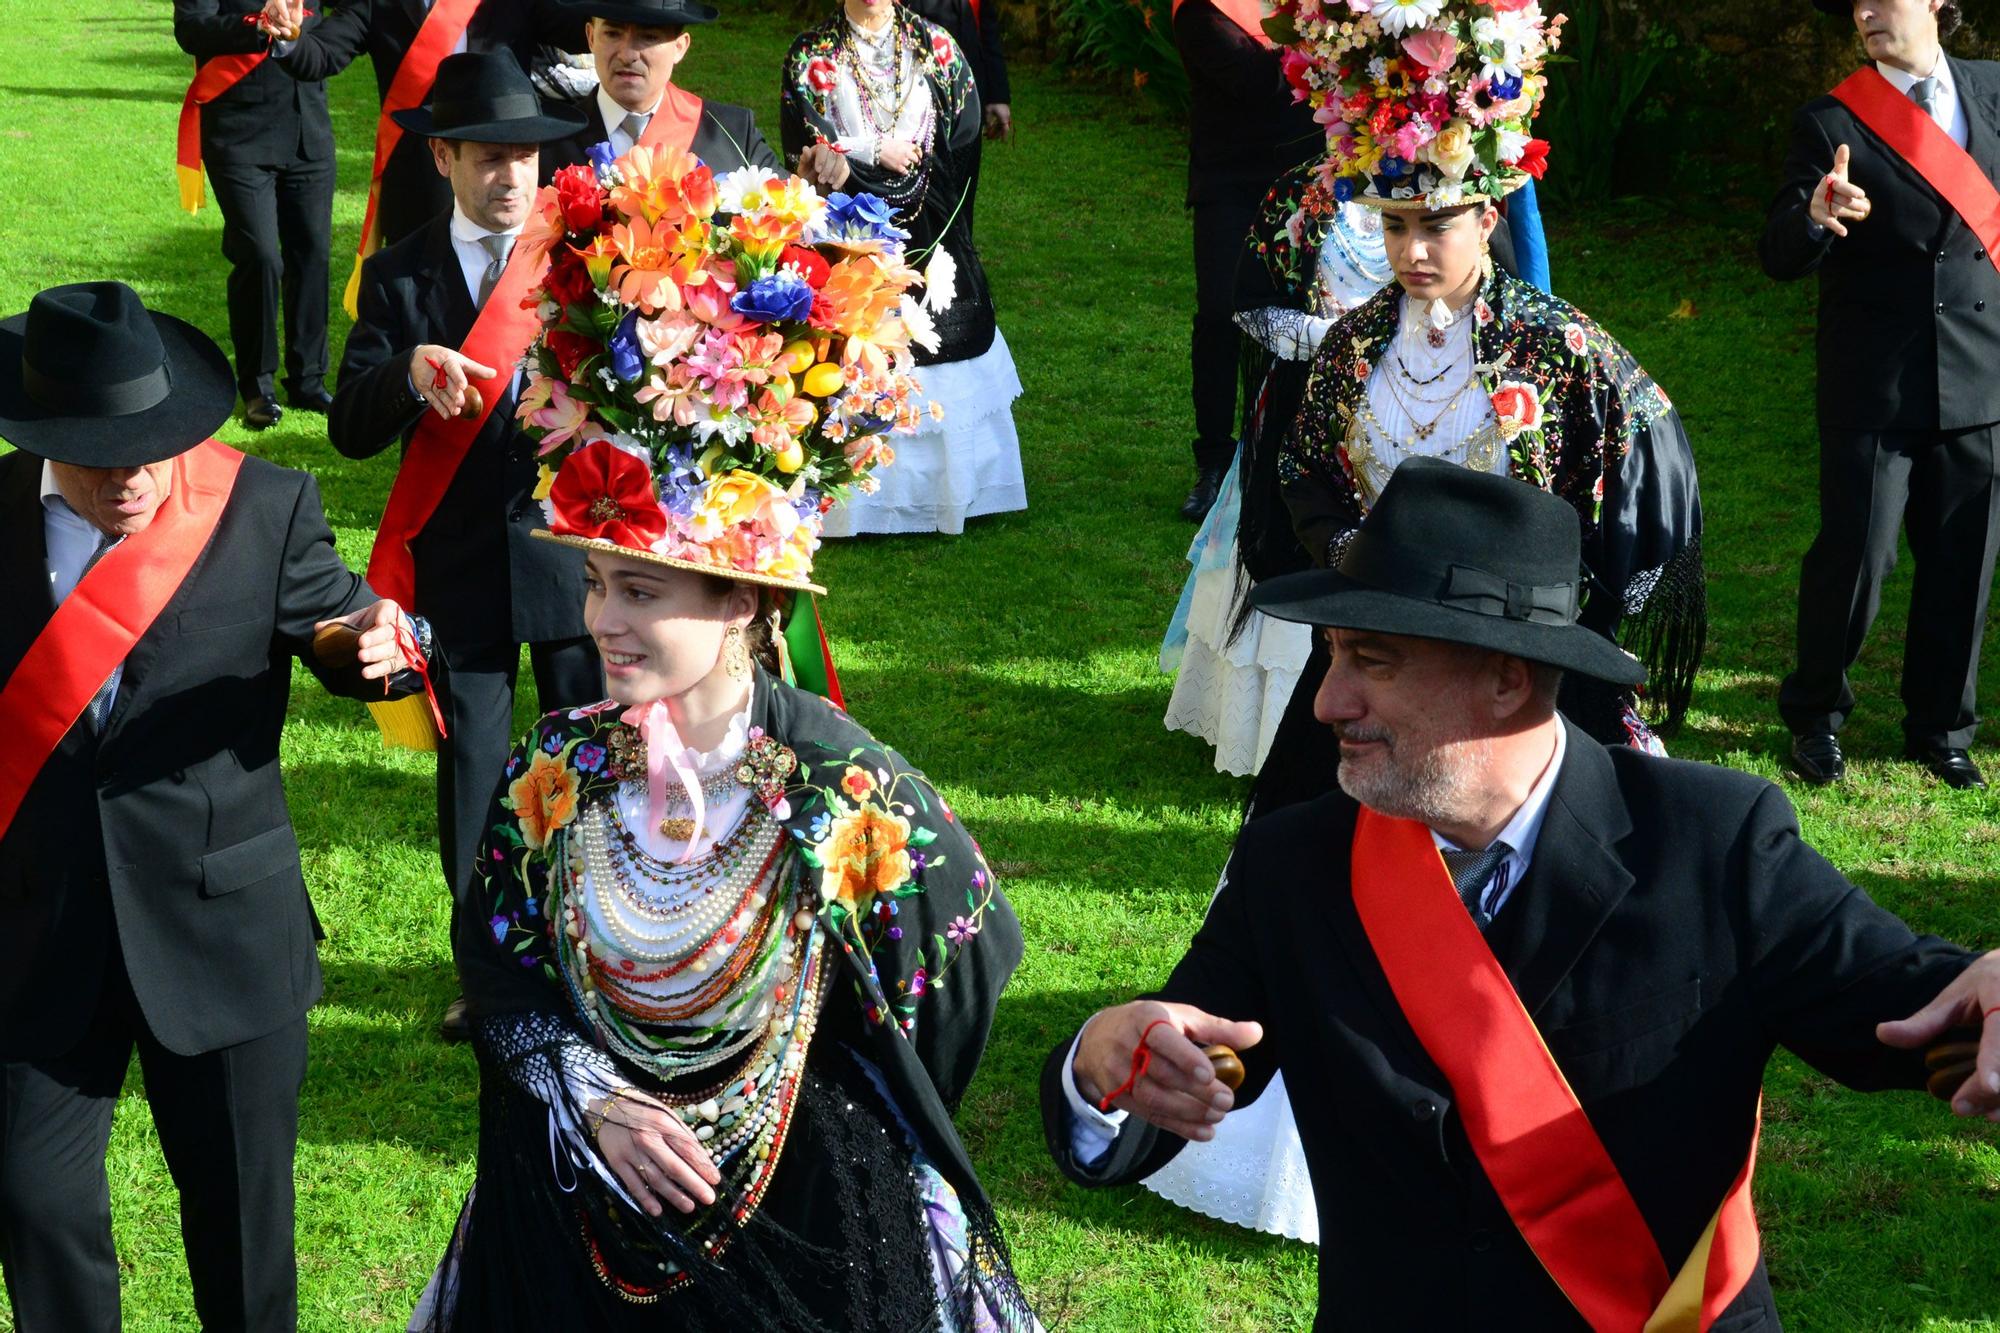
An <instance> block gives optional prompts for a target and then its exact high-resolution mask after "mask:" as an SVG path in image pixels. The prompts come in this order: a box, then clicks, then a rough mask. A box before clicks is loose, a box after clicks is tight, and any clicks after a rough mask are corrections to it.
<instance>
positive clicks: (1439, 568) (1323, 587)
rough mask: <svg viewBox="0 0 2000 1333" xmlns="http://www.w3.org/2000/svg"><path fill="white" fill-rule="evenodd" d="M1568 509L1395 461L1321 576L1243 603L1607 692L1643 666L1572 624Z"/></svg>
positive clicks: (1463, 471) (1452, 469)
mask: <svg viewBox="0 0 2000 1333" xmlns="http://www.w3.org/2000/svg"><path fill="white" fill-rule="evenodd" d="M1582 571H1583V536H1582V530H1581V528H1580V526H1579V525H1578V523H1577V517H1576V511H1575V510H1573V509H1571V508H1570V507H1569V505H1567V504H1565V503H1564V502H1563V501H1561V500H1559V499H1557V498H1556V497H1555V496H1553V495H1550V494H1548V493H1547V492H1546V491H1543V490H1541V489H1539V488H1538V487H1534V486H1530V485H1528V484H1527V483H1526V482H1520V481H1513V480H1510V479H1508V478H1507V477H1503V476H1496V475H1494V474H1492V473H1488V472H1479V471H1475V470H1474V469H1472V468H1465V467H1459V466H1458V465H1457V464H1455V463H1447V462H1444V461H1442V460H1440V459H1435V458H1411V459H1406V460H1405V461H1404V462H1403V464H1402V465H1401V466H1400V467H1398V468H1397V469H1396V471H1395V472H1394V474H1393V475H1391V476H1390V478H1389V484H1388V485H1386V486H1384V487H1383V488H1382V494H1381V496H1380V497H1378V498H1377V499H1376V501H1375V507H1374V508H1373V509H1371V510H1369V511H1368V516H1367V517H1366V518H1364V519H1363V520H1362V521H1361V526H1360V528H1359V529H1358V530H1356V532H1355V534H1354V536H1353V537H1352V538H1351V539H1350V540H1349V541H1348V544H1347V547H1346V549H1345V550H1344V551H1342V553H1341V556H1340V560H1339V563H1338V564H1336V565H1335V566H1334V567H1332V568H1331V569H1314V570H1307V571H1306V572H1304V573H1301V574H1287V575H1284V576H1283V577H1281V578H1275V579H1270V580H1268V581H1267V582H1264V583H1262V584H1259V585H1258V586H1257V587H1256V588H1255V589H1254V590H1253V591H1252V592H1251V594H1250V604H1251V605H1252V606H1254V607H1256V608H1257V609H1258V610H1259V611H1262V612H1263V613H1264V614H1265V615H1267V616H1273V617H1276V618H1277V619H1279V620H1290V621H1297V622H1300V623H1303V624H1308V625H1327V626H1332V627H1335V628H1339V629H1357V630H1373V631H1374V632H1376V633H1378V634H1408V635H1413V636H1415V637H1417V638H1423V639H1442V640H1444V641H1445V642H1447V643H1463V644H1469V645H1471V646H1473V647H1475V648H1490V649H1493V650H1494V651H1496V652H1502V653H1509V654H1512V655H1513V656H1515V657H1522V658H1526V659H1527V660H1528V661H1531V662H1545V663H1547V664H1548V665H1550V666H1554V667H1560V668H1562V669H1563V670H1564V671H1574V672H1577V673H1579V674H1582V675H1586V676H1594V677H1596V678H1598V679H1599V680H1608V681H1611V682H1613V683H1614V684H1618V685H1638V684H1640V683H1641V682H1643V681H1644V680H1645V679H1646V668H1645V667H1644V666H1643V665H1641V664H1640V662H1639V660H1638V659H1637V658H1635V657H1633V656H1632V655H1631V654H1629V653H1627V652H1625V651H1624V650H1623V649H1622V648H1620V647H1618V645H1617V644H1615V643H1613V642H1611V641H1610V640H1609V639H1607V638H1605V637H1604V636H1603V635H1601V634H1598V633H1597V632H1595V631H1594V630H1588V629H1585V628H1584V627H1583V626H1581V625H1579V624H1577V623H1576V617H1577V612H1578V611H1579V610H1580V609H1581V608H1582V604H1583V572H1582Z"/></svg>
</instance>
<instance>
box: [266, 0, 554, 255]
mask: <svg viewBox="0 0 2000 1333" xmlns="http://www.w3.org/2000/svg"><path fill="white" fill-rule="evenodd" d="M436 3H437V0H328V3H327V5H326V13H325V15H324V16H323V17H322V18H321V20H320V21H319V22H318V23H317V24H314V23H311V22H310V21H309V19H308V17H307V15H306V12H305V11H306V8H307V6H306V3H305V0H266V3H265V5H264V13H265V17H266V20H267V22H268V23H269V24H270V26H271V27H272V28H273V29H274V30H275V31H278V32H282V33H291V34H296V36H295V38H294V39H292V40H288V41H281V42H278V43H276V44H275V45H274V46H273V48H272V51H271V55H272V63H273V64H275V65H277V66H278V67H279V68H280V69H282V70H284V71H285V72H286V73H287V74H290V75H291V76H292V77H293V78H295V79H302V80H305V81H308V82H313V81H318V80H322V79H330V78H332V77H333V76H334V75H336V74H338V73H340V71H342V70H343V69H346V68H347V66H348V64H349V62H351V61H352V60H353V59H354V57H356V56H357V55H359V54H361V52H362V51H364V50H365V51H367V52H368V59H369V61H370V62H371V63H372V64H373V65H374V67H375V87H376V91H377V93H378V94H379V95H380V96H381V98H382V99H383V100H384V101H387V100H388V97H389V85H390V84H392V83H394V82H395V80H396V72H397V71H398V70H399V69H401V68H402V64H403V56H404V55H405V54H406V53H407V52H408V51H409V49H410V43H411V42H413V41H415V40H416V36H417V31H418V29H419V28H421V27H422V26H423V23H424V18H425V16H426V15H427V14H428V13H429V12H430V10H431V9H432V8H434V7H435V5H436ZM543 47H555V48H557V49H559V50H565V51H574V50H576V49H578V48H577V31H576V21H575V19H574V18H573V17H571V15H570V14H569V13H568V12H567V11H565V10H564V9H563V8H562V7H561V6H560V5H559V4H557V3H556V2H555V0H479V5H478V7H477V8H476V9H475V10H474V11H473V14H472V18H471V20H470V22H468V23H467V24H466V27H465V35H464V38H463V39H462V41H461V42H460V44H459V45H458V46H457V47H456V48H455V51H506V52H511V53H512V54H513V56H514V58H515V59H516V60H518V61H520V63H521V67H522V68H523V69H533V68H535V65H536V62H537V58H538V55H539V53H540V51H541V48H543ZM425 100H429V94H428V92H426V94H425ZM450 207H451V189H450V187H449V186H448V185H447V184H446V183H445V182H444V181H442V180H440V179H439V177H438V173H437V171H436V169H435V168H434V167H432V165H431V153H430V149H429V148H428V147H426V146H425V144H424V141H423V139H422V138H421V137H420V136H418V135H411V134H406V135H404V136H403V137H402V139H401V141H400V142H398V143H397V145H396V147H395V149H394V150H393V151H392V152H391V153H390V154H389V160H388V162H387V163H386V164H385V165H384V166H383V168H382V193H381V200H380V203H379V205H378V207H377V213H376V217H377V220H378V222H379V223H380V227H381V239H382V244H383V245H394V244H395V243H396V242H397V241H399V240H401V239H402V238H403V237H405V236H407V235H409V234H410V233H411V232H413V231H415V230H417V229H418V228H419V227H422V226H424V225H425V224H427V223H429V222H430V221H431V220H432V219H433V218H435V217H436V216H437V215H438V214H439V213H442V212H443V211H444V210H446V209H448V208H450Z"/></svg>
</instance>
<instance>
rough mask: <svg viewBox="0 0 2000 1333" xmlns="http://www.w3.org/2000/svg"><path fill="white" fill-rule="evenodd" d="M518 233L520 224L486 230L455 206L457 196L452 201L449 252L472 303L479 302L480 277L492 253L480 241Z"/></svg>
mask: <svg viewBox="0 0 2000 1333" xmlns="http://www.w3.org/2000/svg"><path fill="white" fill-rule="evenodd" d="M520 235H521V229H520V228H519V227H515V228H513V229H512V230H510V231H488V230H486V228H484V227H482V226H480V225H479V224H478V223H476V222H474V221H473V220H472V219H471V218H469V217H467V216H465V210H464V209H463V208H460V207H459V206H458V202H457V201H456V200H453V201H452V205H451V249H452V253H453V254H455V255H457V256H458V268H459V272H461V273H463V274H464V275H465V292H466V295H468V296H470V297H471V298H472V303H473V304H474V305H475V306H476V305H478V304H479V280H480V279H481V278H483V277H484V276H486V265H487V264H488V263H490V262H491V261H492V259H493V256H492V255H490V254H488V253H487V251H486V247H485V246H484V245H483V244H481V242H482V241H484V240H485V239H486V238H487V237H488V236H506V237H510V238H517V239H518V238H519V236H520ZM510 249H511V247H510Z"/></svg>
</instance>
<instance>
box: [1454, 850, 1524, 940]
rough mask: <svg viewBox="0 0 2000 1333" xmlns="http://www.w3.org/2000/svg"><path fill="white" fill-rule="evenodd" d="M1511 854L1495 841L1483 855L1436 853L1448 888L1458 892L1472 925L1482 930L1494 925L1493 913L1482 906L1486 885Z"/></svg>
mask: <svg viewBox="0 0 2000 1333" xmlns="http://www.w3.org/2000/svg"><path fill="white" fill-rule="evenodd" d="M1513 854H1514V849H1513V848H1512V847H1509V846H1508V845H1507V844H1506V843H1504V842H1496V843H1494V844H1493V845H1492V846H1491V847H1488V848H1487V849H1486V850H1485V851H1483V852H1447V851H1442V850H1440V852H1439V855H1441V856H1443V857H1444V868H1445V869H1446V870H1447V871H1449V872H1450V873H1451V886H1452V887H1453V888H1454V889H1457V890H1458V899H1459V901H1460V902H1462V903H1464V904H1465V910H1466V911H1467V912H1468V913H1470V914H1471V916H1472V924H1473V925H1475V926H1478V927H1479V928H1480V929H1481V930H1485V929H1486V928H1487V927H1488V926H1490V925H1492V924H1493V914H1492V913H1491V912H1488V911H1487V910H1486V908H1485V906H1484V902H1485V896H1486V886H1487V885H1488V884H1490V883H1492V882H1493V872H1494V871H1496V870H1498V869H1499V868H1500V863H1501V862H1502V861H1505V860H1506V859H1507V858H1508V857H1510V856H1512V855H1513Z"/></svg>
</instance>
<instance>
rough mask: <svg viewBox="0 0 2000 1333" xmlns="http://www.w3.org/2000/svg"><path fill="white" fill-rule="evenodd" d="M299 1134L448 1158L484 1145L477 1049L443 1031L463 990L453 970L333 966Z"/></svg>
mask: <svg viewBox="0 0 2000 1333" xmlns="http://www.w3.org/2000/svg"><path fill="white" fill-rule="evenodd" d="M324 970H325V974H326V994H325V996H324V997H323V998H322V999H321V1001H320V1004H319V1006H318V1010H317V1012H316V1015H315V1021H314V1022H313V1026H312V1035H311V1039H310V1042H311V1045H310V1054H309V1059H310V1063H309V1065H308V1069H307V1074H306V1085H305V1092H304V1094H303V1096H302V1098H301V1102H300V1115H299V1133H300V1137H301V1138H302V1139H304V1140H305V1141H307V1142H309V1143H323V1144H338V1143H356V1142H360V1143H400V1144H407V1145H409V1146H411V1147H414V1148H416V1149H418V1150H419V1151H422V1152H426V1153H431V1154H433V1155H435V1156H437V1157H440V1158H443V1159H448V1160H459V1159H463V1158H468V1157H470V1156H471V1155H472V1152H473V1150H474V1148H475V1146H476V1144H477V1142H478V1131H479V1113H478V1096H479V1074H478V1066H477V1064H476V1063H475V1061H474V1060H473V1057H472V1054H471V1051H470V1050H469V1049H468V1048H465V1047H454V1046H448V1045H446V1044H445V1042H444V1040H443V1039H442V1038H440V1037H439V1036H438V1034H437V1023H438V1018H439V1016H440V1015H442V1014H443V1012H444V1007H445V1004H446V1003H447V1002H448V1001H449V1000H450V999H451V997H452V996H453V995H455V994H457V993H458V979H457V977H455V976H454V975H453V974H452V972H451V969H450V968H449V967H448V966H445V965H443V964H439V965H436V966H422V965H411V966H386V965H383V964H379V963H356V962H333V963H328V964H326V965H325V969H324Z"/></svg>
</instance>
